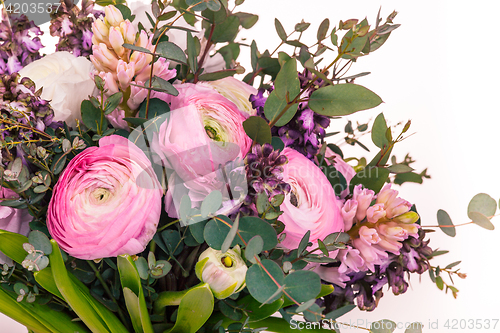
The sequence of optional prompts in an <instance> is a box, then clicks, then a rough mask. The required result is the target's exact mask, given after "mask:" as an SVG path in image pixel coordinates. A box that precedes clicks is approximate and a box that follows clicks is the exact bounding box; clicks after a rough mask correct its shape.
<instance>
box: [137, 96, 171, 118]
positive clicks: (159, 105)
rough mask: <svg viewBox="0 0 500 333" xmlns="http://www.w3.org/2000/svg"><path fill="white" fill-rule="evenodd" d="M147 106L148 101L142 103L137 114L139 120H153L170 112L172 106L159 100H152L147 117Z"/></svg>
mask: <svg viewBox="0 0 500 333" xmlns="http://www.w3.org/2000/svg"><path fill="white" fill-rule="evenodd" d="M146 104H147V103H146V100H145V101H144V102H142V103H141V106H140V108H139V112H138V113H137V115H138V117H139V119H141V118H143V119H146V118H147V119H153V118H156V117H158V116H161V115H162V114H165V113H167V112H169V111H170V106H169V105H168V103H167V102H164V101H162V100H161V99H159V98H151V99H150V100H149V109H148V116H147V117H146Z"/></svg>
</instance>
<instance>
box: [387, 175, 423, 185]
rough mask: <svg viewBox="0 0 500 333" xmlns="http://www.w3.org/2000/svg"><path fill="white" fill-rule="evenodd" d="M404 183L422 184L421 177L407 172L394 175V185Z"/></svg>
mask: <svg viewBox="0 0 500 333" xmlns="http://www.w3.org/2000/svg"><path fill="white" fill-rule="evenodd" d="M406 182H411V183H417V184H422V182H423V180H422V176H421V175H419V174H418V173H415V172H407V173H400V174H396V178H394V184H398V185H401V184H403V183H406Z"/></svg>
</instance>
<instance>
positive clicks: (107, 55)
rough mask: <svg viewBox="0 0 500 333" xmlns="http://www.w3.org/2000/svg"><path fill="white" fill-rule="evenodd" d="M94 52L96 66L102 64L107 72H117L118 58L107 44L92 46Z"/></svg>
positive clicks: (93, 58) (93, 60) (93, 61)
mask: <svg viewBox="0 0 500 333" xmlns="http://www.w3.org/2000/svg"><path fill="white" fill-rule="evenodd" d="M92 52H93V55H94V57H92V58H91V60H92V63H93V64H94V66H96V68H98V65H100V67H102V68H104V69H105V71H106V72H115V70H116V66H117V65H118V59H117V58H116V56H115V55H114V54H113V53H111V51H110V50H108V48H107V46H106V44H104V43H101V44H99V45H98V46H96V45H94V46H92ZM96 63H97V64H96Z"/></svg>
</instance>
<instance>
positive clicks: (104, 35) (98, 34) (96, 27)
mask: <svg viewBox="0 0 500 333" xmlns="http://www.w3.org/2000/svg"><path fill="white" fill-rule="evenodd" d="M92 33H93V34H94V35H93V36H92V43H93V44H94V45H99V44H100V43H106V44H108V35H109V27H108V26H107V25H106V24H104V22H103V21H102V20H95V21H94V23H92Z"/></svg>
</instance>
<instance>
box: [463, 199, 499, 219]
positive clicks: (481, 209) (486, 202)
mask: <svg viewBox="0 0 500 333" xmlns="http://www.w3.org/2000/svg"><path fill="white" fill-rule="evenodd" d="M496 211H497V202H496V200H494V199H493V198H492V197H490V196H489V195H488V194H486V193H479V194H476V195H475V196H474V197H473V198H472V199H471V201H470V202H469V206H468V207H467V214H468V216H469V218H471V219H472V217H471V213H472V212H478V213H481V214H483V215H484V216H487V217H489V216H493V215H495V212H496Z"/></svg>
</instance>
